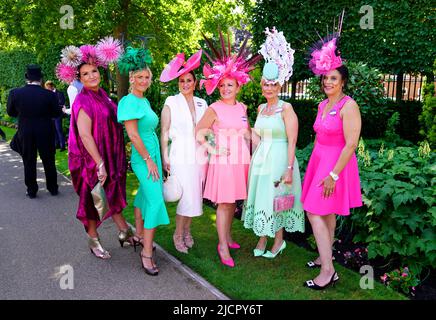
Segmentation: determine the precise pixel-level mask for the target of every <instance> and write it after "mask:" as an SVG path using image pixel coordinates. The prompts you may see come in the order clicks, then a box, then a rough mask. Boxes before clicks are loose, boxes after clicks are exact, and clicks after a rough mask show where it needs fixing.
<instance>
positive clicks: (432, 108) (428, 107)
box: [419, 83, 436, 148]
mask: <svg viewBox="0 0 436 320" xmlns="http://www.w3.org/2000/svg"><path fill="white" fill-rule="evenodd" d="M434 90H435V87H434V83H432V84H429V85H426V86H425V87H424V105H423V107H422V113H421V115H420V116H419V121H420V123H421V130H420V131H419V133H420V134H421V135H422V136H424V137H425V139H427V140H428V142H429V143H430V145H431V147H432V148H434V147H435V146H436V96H435V94H434Z"/></svg>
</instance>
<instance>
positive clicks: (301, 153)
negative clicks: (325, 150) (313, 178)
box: [295, 142, 313, 177]
mask: <svg viewBox="0 0 436 320" xmlns="http://www.w3.org/2000/svg"><path fill="white" fill-rule="evenodd" d="M312 150H313V142H312V143H309V144H308V145H307V146H306V147H304V148H302V149H297V151H296V152H295V156H296V157H297V160H298V167H299V168H300V176H301V177H304V174H305V173H306V168H307V164H308V163H309V159H310V156H311V155H312Z"/></svg>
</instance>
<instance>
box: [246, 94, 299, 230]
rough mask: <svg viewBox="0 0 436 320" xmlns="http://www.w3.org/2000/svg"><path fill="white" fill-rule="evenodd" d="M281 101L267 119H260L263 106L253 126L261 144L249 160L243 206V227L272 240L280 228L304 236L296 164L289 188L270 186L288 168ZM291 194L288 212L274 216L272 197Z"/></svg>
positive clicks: (286, 140) (295, 163) (262, 117)
mask: <svg viewBox="0 0 436 320" xmlns="http://www.w3.org/2000/svg"><path fill="white" fill-rule="evenodd" d="M282 105H283V101H281V100H280V101H279V104H278V106H277V111H276V113H275V114H273V115H271V116H265V115H262V114H261V113H262V111H263V109H264V108H265V106H266V104H264V105H262V106H261V110H260V113H259V115H258V116H257V119H256V123H255V125H254V130H255V132H256V133H257V134H258V135H259V136H260V137H261V141H260V143H259V145H258V146H257V148H256V151H255V152H254V154H253V157H252V158H251V164H250V172H249V176H248V196H247V200H246V201H245V203H244V208H243V213H242V220H243V221H244V227H245V228H247V229H253V232H254V233H255V234H256V235H257V236H269V237H271V238H274V237H275V234H276V232H277V231H279V230H280V229H281V228H284V229H285V230H286V231H288V232H295V231H300V232H304V211H303V206H302V203H301V201H300V196H301V178H300V169H299V167H298V161H297V159H296V158H295V160H294V170H293V175H292V185H291V186H290V187H289V186H288V185H285V184H281V185H280V186H279V187H278V188H276V187H275V186H274V182H275V181H278V180H280V178H281V177H282V175H283V174H284V173H285V171H286V170H287V167H288V139H287V136H286V129H285V123H284V121H283V119H282V114H281V111H282ZM289 192H290V193H292V194H293V195H294V197H295V200H294V207H293V208H292V209H291V210H286V211H282V212H274V210H273V208H274V207H273V204H274V197H275V196H277V195H282V194H289Z"/></svg>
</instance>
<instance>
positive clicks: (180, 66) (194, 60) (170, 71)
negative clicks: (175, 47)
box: [159, 49, 203, 82]
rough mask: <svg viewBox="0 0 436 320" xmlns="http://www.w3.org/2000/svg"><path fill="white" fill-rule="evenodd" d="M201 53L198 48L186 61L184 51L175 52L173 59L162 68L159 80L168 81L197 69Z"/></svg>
mask: <svg viewBox="0 0 436 320" xmlns="http://www.w3.org/2000/svg"><path fill="white" fill-rule="evenodd" d="M202 53H203V50H201V49H200V50H198V51H197V52H196V53H194V54H193V55H192V56H191V57H190V58H189V59H188V60H187V61H186V62H185V54H184V53H179V54H177V55H176V56H175V57H174V59H173V60H171V61H170V62H169V63H168V64H167V66H166V67H165V69H163V71H162V74H161V75H160V79H159V80H160V81H162V82H169V81H171V80H174V79H176V78H178V77H180V76H181V75H183V74H186V73H188V72H190V71H192V70H195V69H197V68H198V67H199V66H200V60H201V55H202Z"/></svg>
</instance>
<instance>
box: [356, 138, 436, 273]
mask: <svg viewBox="0 0 436 320" xmlns="http://www.w3.org/2000/svg"><path fill="white" fill-rule="evenodd" d="M358 159H359V170H360V178H361V185H362V190H363V202H364V204H365V206H363V207H360V208H356V209H355V210H354V212H353V214H352V215H351V223H353V226H354V230H353V232H354V233H355V236H354V239H353V240H354V241H355V242H364V243H366V244H368V257H369V258H370V259H372V258H375V257H377V256H380V257H384V258H387V257H393V256H398V257H399V258H400V261H401V263H404V264H408V265H409V266H410V267H411V268H412V269H413V271H414V272H416V273H417V274H418V273H420V271H421V270H422V268H425V267H433V268H434V267H435V266H436V235H435V232H434V230H435V226H436V207H435V200H434V199H435V197H434V196H435V191H434V190H435V182H436V178H435V173H436V167H435V165H434V163H435V160H436V154H435V153H434V152H431V150H430V148H429V146H428V144H426V143H422V144H421V146H420V147H419V148H416V147H409V146H396V147H390V146H388V147H386V145H385V144H384V143H383V142H382V143H381V144H379V148H378V150H377V149H375V148H367V147H366V146H365V143H364V142H363V141H361V142H360V144H359V150H358Z"/></svg>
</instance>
